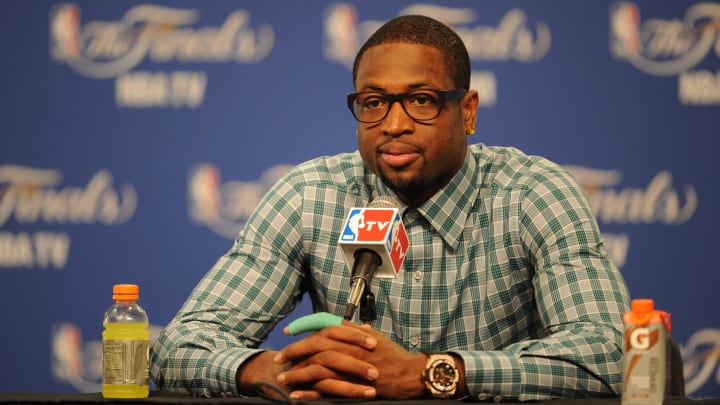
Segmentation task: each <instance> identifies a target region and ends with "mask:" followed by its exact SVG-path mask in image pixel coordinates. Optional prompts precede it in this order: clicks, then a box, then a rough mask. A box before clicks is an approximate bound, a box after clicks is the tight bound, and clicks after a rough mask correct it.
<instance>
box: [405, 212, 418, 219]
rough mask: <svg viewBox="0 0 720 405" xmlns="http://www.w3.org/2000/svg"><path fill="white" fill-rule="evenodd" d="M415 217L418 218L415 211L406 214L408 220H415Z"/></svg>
mask: <svg viewBox="0 0 720 405" xmlns="http://www.w3.org/2000/svg"><path fill="white" fill-rule="evenodd" d="M417 217H418V212H417V211H410V212H408V213H407V218H408V219H409V220H411V221H414V220H416V219H417Z"/></svg>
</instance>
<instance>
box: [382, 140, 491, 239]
mask: <svg viewBox="0 0 720 405" xmlns="http://www.w3.org/2000/svg"><path fill="white" fill-rule="evenodd" d="M477 178H478V163H477V160H476V158H475V155H474V154H472V153H471V152H470V150H469V148H468V151H467V153H466V155H465V161H464V162H463V164H462V166H461V167H460V170H458V172H457V173H456V174H455V176H454V177H453V178H452V179H451V180H450V182H449V183H448V184H446V185H445V187H443V188H442V189H440V191H438V192H437V193H436V194H435V195H434V196H432V197H431V198H430V199H429V200H428V201H426V202H425V204H423V205H422V206H420V207H419V208H418V209H417V211H418V212H419V213H420V214H421V215H422V216H423V217H424V218H425V219H426V220H427V221H428V222H429V223H430V225H431V226H432V227H433V228H434V229H435V230H436V231H437V232H438V234H440V236H441V237H442V238H443V240H444V241H445V243H447V244H448V245H449V246H450V247H451V248H452V249H453V250H455V249H457V247H458V244H459V243H460V237H461V236H462V231H463V229H464V227H465V223H466V222H467V218H468V215H470V212H471V210H472V208H473V204H474V203H475V200H476V198H475V197H476V195H477V192H478V190H477V188H476V184H477ZM375 184H376V187H377V194H378V195H391V196H393V197H395V198H397V195H396V194H395V193H394V192H393V191H392V190H390V189H389V188H388V187H387V186H386V185H385V184H384V183H383V182H382V181H381V180H380V178H379V177H378V178H377V179H376V183H375ZM398 201H400V199H399V198H398ZM405 210H407V206H405V205H403V207H402V208H401V211H403V212H404V211H405Z"/></svg>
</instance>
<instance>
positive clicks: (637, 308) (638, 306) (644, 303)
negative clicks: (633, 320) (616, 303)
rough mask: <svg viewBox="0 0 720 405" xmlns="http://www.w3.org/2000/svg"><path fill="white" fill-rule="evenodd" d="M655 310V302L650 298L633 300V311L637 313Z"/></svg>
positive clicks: (647, 312)
mask: <svg viewBox="0 0 720 405" xmlns="http://www.w3.org/2000/svg"><path fill="white" fill-rule="evenodd" d="M654 310H655V303H654V302H653V300H651V299H648V298H640V299H636V300H633V301H632V311H633V312H635V313H636V314H649V313H650V312H652V311H654Z"/></svg>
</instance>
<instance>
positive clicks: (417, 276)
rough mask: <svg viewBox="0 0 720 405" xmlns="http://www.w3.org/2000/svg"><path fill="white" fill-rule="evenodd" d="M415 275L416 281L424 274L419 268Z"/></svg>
mask: <svg viewBox="0 0 720 405" xmlns="http://www.w3.org/2000/svg"><path fill="white" fill-rule="evenodd" d="M413 276H414V277H415V281H420V280H422V276H423V274H422V271H420V270H417V271H416V272H415V273H413Z"/></svg>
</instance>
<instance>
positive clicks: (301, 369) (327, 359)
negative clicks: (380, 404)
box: [278, 352, 380, 386]
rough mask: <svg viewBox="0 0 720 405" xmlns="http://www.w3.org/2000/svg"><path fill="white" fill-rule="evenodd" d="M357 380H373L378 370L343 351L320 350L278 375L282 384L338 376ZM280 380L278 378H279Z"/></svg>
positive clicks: (307, 381)
mask: <svg viewBox="0 0 720 405" xmlns="http://www.w3.org/2000/svg"><path fill="white" fill-rule="evenodd" d="M340 374H342V375H343V376H344V378H345V379H348V378H351V379H356V380H358V381H375V380H376V379H377V378H378V376H379V375H380V372H379V371H378V369H377V368H375V367H374V366H373V365H372V364H370V363H366V362H364V361H362V360H358V359H357V358H355V357H352V356H348V355H346V354H343V353H336V352H322V353H318V354H316V355H314V356H312V357H310V358H307V359H304V360H302V361H300V362H298V363H296V364H293V366H292V367H291V368H290V369H289V370H287V371H285V372H283V373H280V374H279V375H278V378H282V382H281V383H282V384H284V385H290V386H297V385H307V384H312V383H314V382H315V381H319V380H323V379H332V378H338V377H339V375H340ZM279 381H280V380H279Z"/></svg>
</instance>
